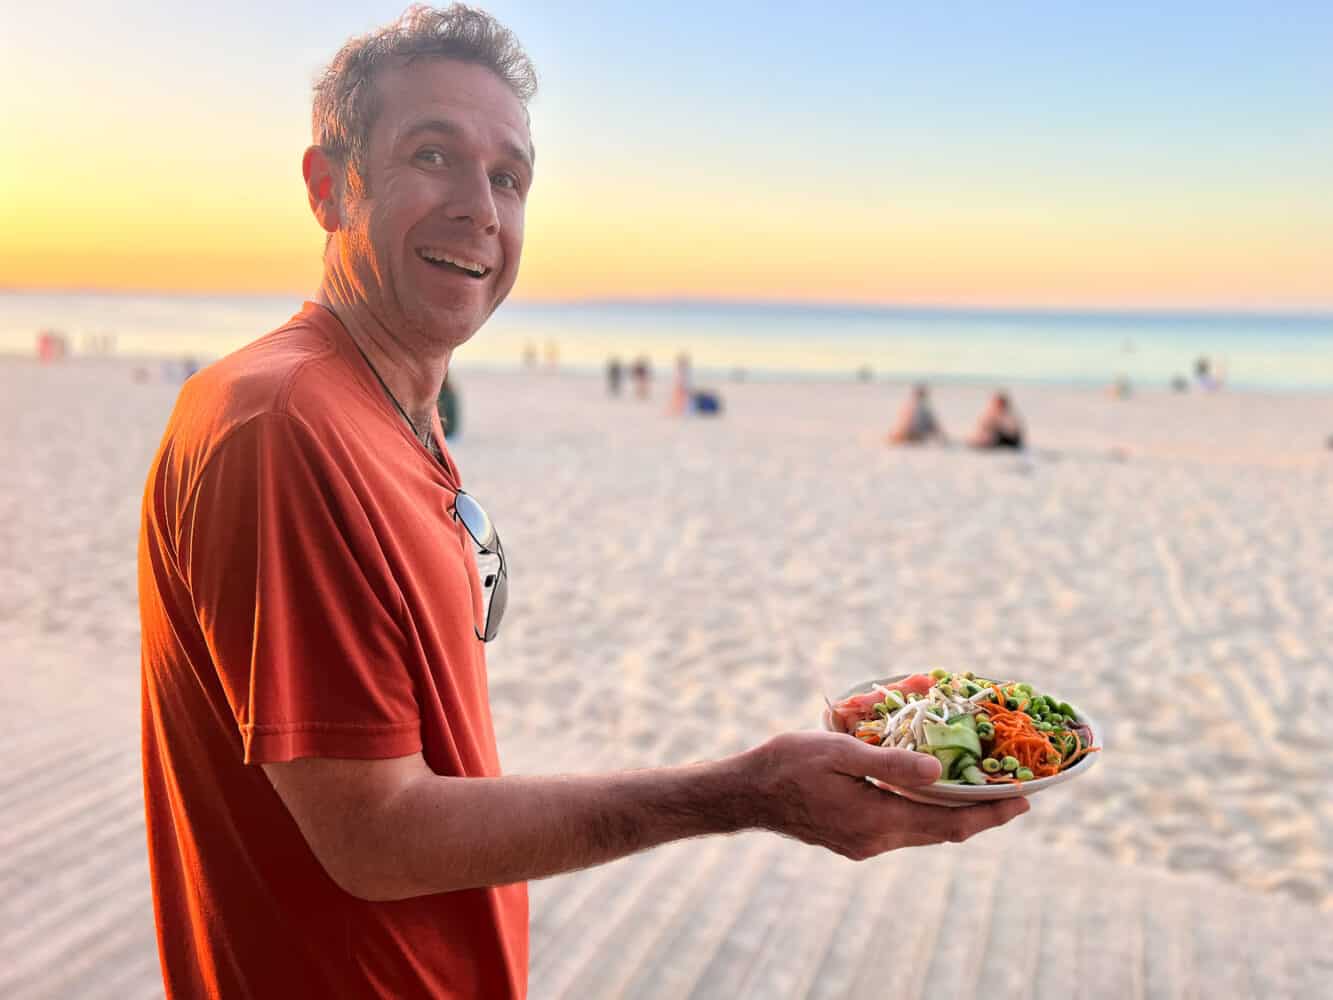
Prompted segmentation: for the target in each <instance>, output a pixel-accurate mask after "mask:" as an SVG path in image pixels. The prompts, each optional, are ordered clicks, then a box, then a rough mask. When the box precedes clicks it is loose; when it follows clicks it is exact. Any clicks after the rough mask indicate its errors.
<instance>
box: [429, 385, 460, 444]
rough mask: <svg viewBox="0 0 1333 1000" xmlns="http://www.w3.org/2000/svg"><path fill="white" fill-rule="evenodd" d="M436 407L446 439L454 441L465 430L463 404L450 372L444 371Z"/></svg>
mask: <svg viewBox="0 0 1333 1000" xmlns="http://www.w3.org/2000/svg"><path fill="white" fill-rule="evenodd" d="M435 409H436V412H437V413H438V414H439V417H440V426H441V427H442V428H443V429H444V438H445V440H446V441H452V440H453V439H454V438H456V437H458V435H459V433H460V432H461V431H462V430H463V423H462V421H463V414H462V406H461V405H460V403H459V401H458V390H457V389H455V388H454V385H453V380H452V379H450V377H449V373H448V372H447V371H446V372H445V373H444V381H443V382H441V383H440V395H439V396H438V397H437V398H436V400H435Z"/></svg>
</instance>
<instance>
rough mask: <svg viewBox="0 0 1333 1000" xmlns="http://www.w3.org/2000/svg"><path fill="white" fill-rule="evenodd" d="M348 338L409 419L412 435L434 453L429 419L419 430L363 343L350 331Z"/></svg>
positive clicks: (433, 436) (434, 447)
mask: <svg viewBox="0 0 1333 1000" xmlns="http://www.w3.org/2000/svg"><path fill="white" fill-rule="evenodd" d="M347 339H348V340H350V341H352V346H353V347H355V348H356V353H357V354H359V355H361V360H362V361H364V362H365V363H366V367H367V368H369V369H370V374H372V375H374V376H375V381H376V382H378V383H379V384H380V388H381V389H383V390H384V395H386V396H388V397H389V402H391V403H392V404H393V405H394V408H395V409H396V410H397V411H398V412H399V413H400V414H402V417H403V419H404V420H406V421H407V426H408V427H410V428H412V436H413V437H415V438H416V439H417V440H418V441H420V442H421V444H422V445H423V446H424V447H425V448H426V449H427V450H429V451H430V452H431V453H432V454H434V453H435V451H436V446H435V435H434V434H432V433H430V431H431V427H430V423H429V421H428V422H427V424H426V430H425V431H419V430H417V425H416V424H414V423H413V422H412V418H411V417H409V416H408V415H407V411H406V410H404V409H403V404H402V403H400V402H398V397H397V396H395V395H394V394H393V390H392V389H390V388H389V384H388V383H387V382H385V381H384V379H383V378H381V377H380V373H379V371H378V370H377V369H376V368H375V366H374V365H373V364H371V363H370V358H368V357H367V356H366V352H365V351H363V350H361V345H360V344H358V343H357V342H356V339H355V338H354V337H352V335H351V334H350V333H349V334H348V335H347Z"/></svg>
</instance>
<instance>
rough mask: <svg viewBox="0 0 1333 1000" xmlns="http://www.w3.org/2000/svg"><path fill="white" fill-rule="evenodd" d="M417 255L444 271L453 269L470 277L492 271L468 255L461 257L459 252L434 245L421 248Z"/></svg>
mask: <svg viewBox="0 0 1333 1000" xmlns="http://www.w3.org/2000/svg"><path fill="white" fill-rule="evenodd" d="M417 256H418V257H420V258H421V259H422V260H424V261H425V262H426V263H427V264H431V265H433V266H434V267H438V268H439V269H440V270H442V271H453V272H454V273H456V274H462V275H465V276H467V277H469V278H484V277H486V275H488V274H490V273H491V269H490V268H489V267H487V266H486V265H485V264H482V263H481V262H480V261H475V260H472V259H470V258H468V257H460V256H458V255H457V254H453V253H449V252H447V251H445V250H437V249H435V248H434V247H421V248H419V249H418V250H417Z"/></svg>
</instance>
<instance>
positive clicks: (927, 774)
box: [845, 740, 940, 788]
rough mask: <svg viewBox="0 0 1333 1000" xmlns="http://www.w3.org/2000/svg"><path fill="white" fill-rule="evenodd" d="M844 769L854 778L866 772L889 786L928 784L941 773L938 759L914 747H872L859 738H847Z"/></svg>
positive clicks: (908, 786)
mask: <svg viewBox="0 0 1333 1000" xmlns="http://www.w3.org/2000/svg"><path fill="white" fill-rule="evenodd" d="M846 750H847V756H846V760H845V769H846V773H847V774H851V775H854V776H857V777H860V776H865V775H868V776H869V777H871V778H876V779H878V780H879V781H883V782H885V783H886V784H890V785H902V786H904V787H906V788H910V787H912V786H913V785H929V784H931V783H932V782H934V781H935V780H936V779H937V778H939V776H940V762H939V761H938V760H936V759H935V758H934V757H932V756H930V754H925V753H917V752H916V751H915V750H892V749H887V750H886V749H884V748H883V747H872V746H870V745H869V744H868V743H862V742H861V741H860V740H848V741H847V745H846Z"/></svg>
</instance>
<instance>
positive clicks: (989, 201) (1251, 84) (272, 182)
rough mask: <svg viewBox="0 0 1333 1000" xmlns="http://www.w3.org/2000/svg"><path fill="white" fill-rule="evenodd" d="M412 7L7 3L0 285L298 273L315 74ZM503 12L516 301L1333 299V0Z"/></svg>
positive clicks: (497, 6)
mask: <svg viewBox="0 0 1333 1000" xmlns="http://www.w3.org/2000/svg"><path fill="white" fill-rule="evenodd" d="M1075 8H1078V9H1075ZM401 9H402V5H400V4H396V3H378V2H360V3H351V2H346V0H329V2H324V3H319V4H316V3H311V2H306V0H295V2H290V3H288V2H278V3H274V2H271V0H270V2H267V3H257V2H252V0H235V2H231V3H228V4H207V5H199V6H195V5H185V4H180V3H155V2H144V0H129V2H122V3H118V4H104V3H91V2H78V3H75V4H72V5H71V4H28V3H23V4H20V3H17V2H7V3H6V12H5V14H4V19H3V28H0V117H2V118H3V121H4V127H3V132H2V133H0V136H2V138H0V287H10V288H14V287H19V288H24V287H45V288H99V289H135V290H145V289H148V290H153V289H162V290H199V291H217V292H232V291H238V292H259V291H263V292H297V293H304V292H307V291H309V290H310V289H311V288H313V286H314V285H315V283H316V281H317V279H318V270H319V251H320V246H321V234H320V231H319V230H318V228H317V227H316V225H315V223H314V222H313V220H312V219H311V218H310V216H309V213H308V210H307V208H306V204H305V195H304V191H303V188H302V185H301V179H300V159H301V152H302V149H303V148H304V146H305V145H306V143H307V142H308V141H309V102H310V84H311V82H312V80H313V78H314V76H315V74H316V72H317V71H318V69H319V68H320V67H321V65H322V64H323V63H324V62H326V61H327V59H328V58H329V57H330V56H331V55H332V54H333V52H334V51H336V49H337V47H338V45H339V44H340V43H341V42H342V40H343V39H345V38H346V37H347V36H348V35H351V34H354V33H360V32H362V31H365V30H367V29H369V28H371V27H373V26H374V25H376V24H378V23H382V22H384V21H387V20H390V19H392V18H393V17H394V16H395V15H396V14H397V13H398V12H399V11H400V10H401ZM488 9H490V10H491V11H492V12H493V13H495V14H496V15H497V16H499V17H500V18H501V19H502V20H504V21H505V22H506V23H508V24H509V25H510V26H511V27H512V28H514V30H515V31H516V32H517V33H518V35H519V37H520V38H521V39H522V41H523V42H524V44H525V45H526V46H527V48H528V50H529V52H530V54H531V55H532V57H533V59H534V61H535V62H536V64H537V68H538V72H539V74H540V76H541V81H542V85H541V86H542V89H541V92H540V93H539V94H538V96H537V99H536V100H535V102H534V103H533V105H532V117H533V130H534V138H535V141H536V144H537V147H538V150H539V156H538V176H537V183H536V186H535V188H534V189H533V192H532V195H531V199H530V201H529V208H528V241H527V247H526V250H525V256H524V264H523V274H522V276H521V277H520V280H519V285H518V288H517V290H516V293H515V294H516V296H517V297H518V298H520V299H527V300H539V301H551V300H572V299H606V298H610V299H674V298H695V299H729V300H765V301H828V302H864V303H871V302H882V303H907V304H941V305H952V306H967V305H996V306H1010V305H1013V306H1018V305H1023V306H1036V307H1056V306H1067V307H1083V306H1089V307H1102V306H1105V307H1115V308H1126V307H1131V308H1132V307H1149V308H1159V307H1166V308H1174V307H1188V308H1222V309H1225V308H1242V309H1275V310H1326V309H1330V308H1333V196H1331V194H1333V59H1330V57H1329V53H1330V51H1333V4H1329V3H1327V2H1320V3H1305V4H1302V3H1280V4H1271V3H1268V4H1260V3H1252V4H1240V3H1226V2H1220V0H1214V2H1210V3H1203V2H1199V3H1194V2H1189V3H1186V2H1178V3H1171V4H1146V3H1145V4H1139V3H1128V4H1116V5H1102V6H1101V7H1100V8H1099V9H1091V8H1090V6H1089V5H1083V4H1078V5H1075V4H1068V3H1049V4H1028V3H1003V4H996V3H983V2H980V0H977V2H973V3H951V2H938V3H932V4H905V3H902V4H900V3H894V2H888V3H886V2H879V3H848V4H844V5H841V6H839V7H837V8H834V9H836V10H837V11H838V13H837V14H829V13H825V8H823V7H822V6H820V5H816V4H810V3H802V4H795V3H792V4H787V3H778V4H774V3H713V4H705V3H693V2H677V3H670V4H640V3H601V2H591V3H573V4H552V3H549V2H544V0H543V2H537V0H532V2H527V0H521V2H520V0H515V2H503V3H500V2H497V3H492V4H490V5H488Z"/></svg>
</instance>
